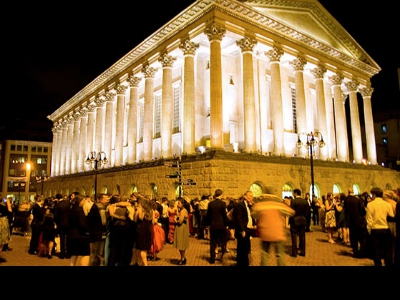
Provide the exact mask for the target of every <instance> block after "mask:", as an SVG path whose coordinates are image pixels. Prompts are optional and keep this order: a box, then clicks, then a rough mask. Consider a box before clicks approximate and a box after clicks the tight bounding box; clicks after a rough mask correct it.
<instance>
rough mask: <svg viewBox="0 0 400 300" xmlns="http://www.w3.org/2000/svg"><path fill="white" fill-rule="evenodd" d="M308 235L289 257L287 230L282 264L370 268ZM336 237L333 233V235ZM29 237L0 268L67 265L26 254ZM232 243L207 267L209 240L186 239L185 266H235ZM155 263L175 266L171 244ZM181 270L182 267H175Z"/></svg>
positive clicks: (345, 249) (255, 243)
mask: <svg viewBox="0 0 400 300" xmlns="http://www.w3.org/2000/svg"><path fill="white" fill-rule="evenodd" d="M312 230H313V231H312V232H307V233H306V256H305V257H302V256H297V257H296V258H294V257H291V256H290V255H289V254H290V249H291V241H290V237H289V230H288V229H287V234H288V239H287V241H286V245H285V262H286V265H287V266H373V265H374V264H373V261H372V260H370V259H356V258H353V257H352V251H351V248H350V247H349V246H345V245H343V244H341V243H340V242H337V243H336V244H330V243H328V239H327V237H326V233H324V232H322V231H321V229H320V228H319V227H318V226H316V227H314V228H312ZM335 236H336V234H335ZM29 239H30V237H29V235H28V236H19V235H13V236H12V240H11V242H10V244H9V245H10V247H11V248H13V250H12V251H7V252H2V253H1V256H2V257H4V258H5V259H6V260H7V261H6V262H4V263H0V267H1V266H69V260H68V259H59V258H58V257H57V256H53V258H52V259H48V258H47V257H39V256H37V255H30V254H28V248H29ZM235 248H236V241H229V243H228V249H229V253H227V254H225V255H224V260H223V262H221V261H219V260H217V261H216V263H215V264H213V265H211V264H210V263H209V262H208V259H209V241H208V240H199V239H197V238H190V246H189V249H188V250H187V264H186V266H212V267H218V266H234V264H235V258H236V254H235ZM159 258H160V259H159V260H158V261H150V262H149V266H177V265H176V264H177V262H178V260H179V251H178V250H177V249H175V248H174V247H173V245H171V244H166V245H165V246H164V248H163V250H162V251H161V252H160V253H159ZM217 258H218V256H217ZM260 259H261V258H260V239H259V238H253V239H252V251H251V266H258V265H259V264H260ZM271 259H272V260H271V265H272V266H276V259H275V257H274V256H272V257H271ZM179 267H183V266H179Z"/></svg>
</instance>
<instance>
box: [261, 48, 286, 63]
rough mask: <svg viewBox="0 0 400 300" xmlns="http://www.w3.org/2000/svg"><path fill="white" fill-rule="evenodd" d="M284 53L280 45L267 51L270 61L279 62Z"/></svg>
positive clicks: (266, 54)
mask: <svg viewBox="0 0 400 300" xmlns="http://www.w3.org/2000/svg"><path fill="white" fill-rule="evenodd" d="M283 54H284V52H283V50H282V48H281V47H278V46H273V47H272V49H271V50H269V51H266V52H265V56H267V58H268V59H269V61H270V62H279V61H280V60H281V56H282V55H283Z"/></svg>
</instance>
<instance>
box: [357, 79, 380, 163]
mask: <svg viewBox="0 0 400 300" xmlns="http://www.w3.org/2000/svg"><path fill="white" fill-rule="evenodd" d="M359 91H360V93H361V96H362V97H363V101H364V122H365V136H366V143H367V159H368V161H369V163H370V164H372V165H376V164H377V163H378V161H377V158H376V143H375V129H374V119H373V117H372V106H371V95H372V92H373V91H374V89H373V88H371V87H365V88H362V89H359Z"/></svg>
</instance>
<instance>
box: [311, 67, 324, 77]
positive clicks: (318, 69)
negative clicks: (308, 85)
mask: <svg viewBox="0 0 400 300" xmlns="http://www.w3.org/2000/svg"><path fill="white" fill-rule="evenodd" d="M311 73H312V74H313V75H314V79H324V75H325V73H326V68H325V66H324V65H319V66H318V67H316V68H314V69H312V70H311Z"/></svg>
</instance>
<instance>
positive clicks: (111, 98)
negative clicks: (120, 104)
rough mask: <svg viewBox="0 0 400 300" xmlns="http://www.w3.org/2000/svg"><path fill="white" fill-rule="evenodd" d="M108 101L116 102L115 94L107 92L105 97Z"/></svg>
mask: <svg viewBox="0 0 400 300" xmlns="http://www.w3.org/2000/svg"><path fill="white" fill-rule="evenodd" d="M104 97H105V100H106V101H114V97H115V93H114V92H111V91H107V92H106V93H105V95H104Z"/></svg>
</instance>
